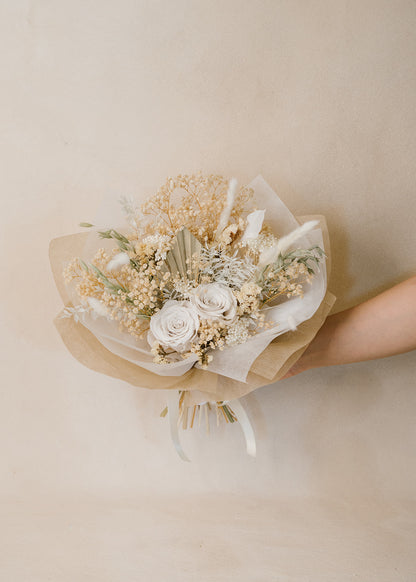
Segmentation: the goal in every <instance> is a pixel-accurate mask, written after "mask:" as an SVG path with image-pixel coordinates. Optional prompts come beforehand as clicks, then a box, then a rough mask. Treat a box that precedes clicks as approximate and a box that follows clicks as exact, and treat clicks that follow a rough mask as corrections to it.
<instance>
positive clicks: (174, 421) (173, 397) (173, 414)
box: [168, 390, 190, 463]
mask: <svg viewBox="0 0 416 582" xmlns="http://www.w3.org/2000/svg"><path fill="white" fill-rule="evenodd" d="M168 414H169V426H170V438H171V439H172V442H173V444H174V446H175V449H176V452H177V453H178V455H179V456H180V458H181V459H182V461H187V462H188V463H190V460H189V459H188V457H187V456H186V455H185V451H184V450H183V448H182V445H181V443H180V440H179V429H178V420H179V391H178V390H169V394H168Z"/></svg>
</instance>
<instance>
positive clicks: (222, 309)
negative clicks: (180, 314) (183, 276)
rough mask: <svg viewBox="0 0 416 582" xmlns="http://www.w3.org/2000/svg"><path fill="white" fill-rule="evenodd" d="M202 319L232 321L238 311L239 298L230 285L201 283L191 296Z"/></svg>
mask: <svg viewBox="0 0 416 582" xmlns="http://www.w3.org/2000/svg"><path fill="white" fill-rule="evenodd" d="M190 301H191V303H192V305H194V306H195V309H196V311H197V313H198V315H199V317H200V318H201V319H211V320H217V321H218V320H226V321H228V322H231V321H232V320H233V319H234V318H235V316H236V312H237V300H236V298H235V296H234V293H233V292H232V291H231V289H230V288H229V287H227V286H226V285H223V284H222V283H206V284H205V285H199V287H197V288H196V289H195V291H194V292H193V294H192V295H191V297H190Z"/></svg>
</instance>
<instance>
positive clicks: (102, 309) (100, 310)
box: [87, 297, 108, 317]
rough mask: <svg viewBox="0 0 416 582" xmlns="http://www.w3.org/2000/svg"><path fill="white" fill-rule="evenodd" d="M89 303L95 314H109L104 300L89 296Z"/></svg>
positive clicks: (104, 315)
mask: <svg viewBox="0 0 416 582" xmlns="http://www.w3.org/2000/svg"><path fill="white" fill-rule="evenodd" d="M87 302H88V305H89V306H90V307H91V309H92V311H93V314H95V315H100V316H103V317H106V316H107V315H108V311H107V307H106V306H105V305H104V303H103V302H102V301H100V300H99V299H96V298H95V297H87Z"/></svg>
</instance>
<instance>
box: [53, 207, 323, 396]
mask: <svg viewBox="0 0 416 582" xmlns="http://www.w3.org/2000/svg"><path fill="white" fill-rule="evenodd" d="M297 220H298V221H299V223H300V224H302V223H304V222H306V221H308V220H319V222H320V225H319V226H320V228H321V230H322V235H323V240H324V247H325V252H326V254H327V262H326V268H327V274H328V280H329V274H330V268H331V264H330V263H331V259H330V246H329V237H328V229H327V225H326V221H325V218H324V217H323V216H321V215H313V216H302V217H297ZM88 235H89V233H79V234H72V235H68V236H63V237H60V238H56V239H54V240H52V241H51V243H50V248H49V257H50V262H51V267H52V272H53V276H54V279H55V283H56V286H57V288H58V291H59V293H60V295H61V298H62V300H63V302H64V304H65V306H66V307H67V306H71V305H72V303H71V301H70V298H69V295H68V292H67V289H66V287H65V283H64V280H63V276H62V272H63V269H64V267H65V265H66V264H67V263H68V262H69V261H70V260H71V259H72V258H73V257H76V256H79V255H81V253H82V250H83V248H84V246H85V242H86V239H87V237H88ZM334 303H335V296H334V295H333V294H332V293H330V292H329V291H327V292H326V295H325V297H324V299H323V301H322V302H321V304H320V306H319V307H318V309H317V311H316V312H315V314H314V315H313V316H312V317H311V318H310V319H308V320H307V321H304V322H303V323H302V324H300V325H299V326H298V327H297V330H296V331H291V332H287V333H285V334H283V335H280V336H279V337H277V338H276V339H275V340H273V341H272V342H271V343H270V344H269V345H268V347H267V348H266V349H265V350H264V351H263V352H262V353H261V354H260V355H259V356H258V357H257V359H256V360H255V361H254V363H253V365H252V366H251V368H250V372H249V373H248V376H247V381H246V382H238V381H236V380H233V379H231V378H226V377H224V376H219V375H218V374H215V373H212V372H209V371H207V370H200V369H197V368H192V369H191V370H189V371H188V372H187V373H186V374H184V375H183V376H158V375H157V374H154V373H152V372H149V371H148V370H145V369H143V368H141V367H139V366H137V365H135V364H133V363H131V362H128V361H127V360H124V359H123V358H121V357H119V356H116V355H115V354H113V353H112V352H110V351H109V350H107V349H106V348H105V347H104V346H103V345H102V344H101V343H100V342H99V341H98V339H97V338H96V337H95V336H94V335H93V334H92V333H91V332H90V331H89V330H88V329H87V328H86V327H84V326H83V325H82V324H81V323H76V322H75V321H74V320H73V319H72V318H63V317H61V315H62V312H61V313H60V314H59V315H58V316H57V317H56V318H55V320H54V323H55V326H56V328H57V330H58V332H59V334H60V335H61V337H62V340H63V342H64V344H65V345H66V347H67V348H68V350H69V351H70V352H71V354H72V355H73V356H74V357H75V358H76V359H77V360H78V361H79V362H81V363H82V364H84V366H87V367H88V368H90V369H91V370H94V371H96V372H100V373H101V374H106V375H107V376H111V377H113V378H118V379H120V380H124V381H125V382H128V383H129V384H132V385H133V386H139V387H141V388H148V389H166V390H171V389H172V390H186V391H187V395H186V396H187V398H186V404H187V405H189V406H192V405H194V404H199V403H201V402H205V401H211V402H213V401H222V400H226V401H228V400H233V399H235V398H240V397H241V396H245V395H246V394H248V393H249V392H252V391H253V390H255V389H256V388H260V387H261V386H266V385H268V384H272V383H274V382H276V381H277V380H279V379H280V378H282V377H283V376H284V375H285V374H286V372H287V371H288V370H289V369H290V368H291V367H292V366H293V364H294V363H295V362H296V361H297V360H298V359H299V358H300V356H301V355H302V354H303V352H304V351H305V350H306V348H307V347H308V345H309V344H310V342H311V341H312V339H313V338H314V337H315V335H316V333H317V332H318V330H319V328H320V327H321V326H322V324H323V323H324V321H325V319H326V317H327V315H328V314H329V312H330V311H331V309H332V307H333V305H334Z"/></svg>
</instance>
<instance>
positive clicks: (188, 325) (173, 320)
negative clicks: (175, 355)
mask: <svg viewBox="0 0 416 582" xmlns="http://www.w3.org/2000/svg"><path fill="white" fill-rule="evenodd" d="M198 328H199V318H198V314H197V312H196V310H195V308H194V307H193V305H191V303H190V302H189V301H175V300H174V299H170V300H169V301H166V303H165V304H164V306H163V307H162V309H161V310H160V311H158V312H157V313H155V315H153V316H152V317H151V319H150V334H149V337H148V341H149V343H150V345H152V346H153V345H154V343H155V340H156V341H157V342H158V343H159V344H160V345H161V346H162V347H163V348H165V349H173V350H175V351H176V352H180V353H182V352H186V351H188V350H189V349H190V348H191V343H192V341H193V340H194V339H195V338H196V336H197V332H198Z"/></svg>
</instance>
